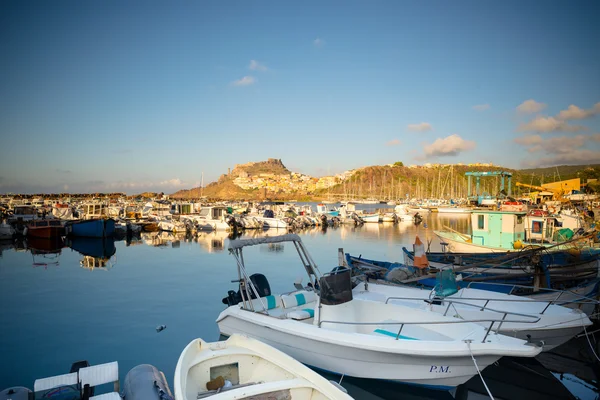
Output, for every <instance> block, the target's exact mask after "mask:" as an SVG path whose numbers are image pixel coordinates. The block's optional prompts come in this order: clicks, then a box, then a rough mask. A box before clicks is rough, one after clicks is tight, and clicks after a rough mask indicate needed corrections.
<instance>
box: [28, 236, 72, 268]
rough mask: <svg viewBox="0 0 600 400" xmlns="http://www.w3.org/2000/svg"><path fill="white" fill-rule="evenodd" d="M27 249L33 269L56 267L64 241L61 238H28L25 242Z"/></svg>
mask: <svg viewBox="0 0 600 400" xmlns="http://www.w3.org/2000/svg"><path fill="white" fill-rule="evenodd" d="M26 246H27V249H28V250H29V252H30V253H31V257H32V258H33V266H34V267H47V266H49V265H58V264H59V258H60V254H61V252H62V249H63V247H65V241H64V239H63V238H62V237H60V236H58V237H53V238H39V237H33V236H32V237H28V238H27V242H26Z"/></svg>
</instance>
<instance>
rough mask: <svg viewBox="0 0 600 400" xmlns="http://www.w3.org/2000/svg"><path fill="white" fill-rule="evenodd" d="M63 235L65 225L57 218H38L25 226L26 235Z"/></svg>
mask: <svg viewBox="0 0 600 400" xmlns="http://www.w3.org/2000/svg"><path fill="white" fill-rule="evenodd" d="M64 235H65V227H64V225H63V223H62V221H61V220H59V219H39V220H34V221H31V223H30V224H29V225H28V226H27V236H28V237H38V238H55V237H61V236H64Z"/></svg>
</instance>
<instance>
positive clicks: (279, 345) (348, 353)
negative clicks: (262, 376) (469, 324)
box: [218, 314, 500, 390]
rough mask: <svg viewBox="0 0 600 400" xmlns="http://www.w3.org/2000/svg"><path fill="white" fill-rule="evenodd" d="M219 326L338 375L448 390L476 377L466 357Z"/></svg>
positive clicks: (252, 326)
mask: <svg viewBox="0 0 600 400" xmlns="http://www.w3.org/2000/svg"><path fill="white" fill-rule="evenodd" d="M222 315H223V314H222ZM266 318H269V317H266ZM218 326H219V331H220V333H221V334H222V335H225V336H231V335H232V334H234V333H243V334H245V335H247V336H250V337H253V338H255V339H258V340H260V341H262V342H264V343H266V344H268V345H270V346H273V347H274V348H276V349H278V350H280V351H283V352H284V353H286V354H288V355H290V356H291V357H293V358H295V359H296V360H298V361H300V362H301V363H303V364H306V365H309V366H312V367H315V368H319V369H322V370H326V371H330V372H334V373H336V374H340V375H347V376H353V377H358V378H367V379H382V380H390V381H397V382H400V383H409V384H416V385H423V386H427V387H430V388H434V389H440V390H450V389H452V388H454V387H456V386H458V385H460V384H462V383H464V382H466V381H468V380H469V379H470V378H471V377H473V375H475V374H477V370H476V369H475V366H474V365H473V361H472V360H471V358H470V357H465V356H459V357H439V356H438V357H424V356H416V355H409V354H397V353H393V352H385V351H375V350H370V349H368V348H357V347H356V345H351V344H348V345H344V344H341V343H340V344H334V343H331V342H320V341H317V340H315V338H309V337H306V336H303V335H300V334H292V333H287V332H284V331H281V330H276V329H273V327H270V326H268V325H264V324H259V323H249V321H247V320H244V319H241V318H239V317H237V316H235V315H227V316H225V317H223V318H221V317H219V320H218ZM499 358H500V355H485V356H477V364H478V365H479V367H480V368H481V369H483V368H485V367H486V366H488V365H490V364H492V363H493V362H495V361H496V360H498V359H499Z"/></svg>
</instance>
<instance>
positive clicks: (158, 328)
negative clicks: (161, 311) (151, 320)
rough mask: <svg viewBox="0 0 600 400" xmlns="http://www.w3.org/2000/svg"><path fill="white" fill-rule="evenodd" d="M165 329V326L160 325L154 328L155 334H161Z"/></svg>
mask: <svg viewBox="0 0 600 400" xmlns="http://www.w3.org/2000/svg"><path fill="white" fill-rule="evenodd" d="M165 329H167V326H166V325H160V326H157V327H156V332H161V331H164V330H165Z"/></svg>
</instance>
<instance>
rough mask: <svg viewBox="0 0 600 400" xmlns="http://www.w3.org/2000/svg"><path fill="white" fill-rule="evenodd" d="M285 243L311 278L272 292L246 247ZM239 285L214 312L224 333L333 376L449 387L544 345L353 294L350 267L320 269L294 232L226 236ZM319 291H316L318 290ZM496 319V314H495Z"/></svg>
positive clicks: (539, 349) (533, 353)
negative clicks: (250, 267)
mask: <svg viewBox="0 0 600 400" xmlns="http://www.w3.org/2000/svg"><path fill="white" fill-rule="evenodd" d="M272 243H289V244H290V245H293V246H294V247H295V249H296V250H297V252H298V255H299V256H300V259H301V261H302V265H303V267H304V269H305V271H306V272H307V274H308V278H309V283H308V284H307V286H305V287H302V285H301V284H298V283H296V284H295V285H294V286H295V288H296V290H295V291H293V292H290V293H285V294H281V295H279V294H272V293H271V289H270V285H269V283H268V281H267V279H266V277H264V275H261V274H254V275H252V276H249V275H248V272H247V270H246V265H245V258H244V257H243V256H242V253H243V249H244V248H246V247H250V246H257V245H263V244H272ZM229 251H230V252H231V253H232V254H233V255H234V257H235V259H236V263H237V269H238V276H239V281H238V282H239V285H240V290H239V291H238V292H235V291H233V290H230V291H229V292H228V295H227V297H226V298H224V299H223V302H224V303H225V304H227V305H228V307H227V308H226V309H225V310H224V311H223V312H221V314H220V315H219V317H218V318H217V324H218V326H219V331H220V332H221V334H223V335H226V336H231V335H233V334H234V333H243V334H246V335H248V336H250V337H253V338H256V339H259V340H260V341H262V342H264V343H266V344H269V345H271V346H273V347H275V348H277V349H278V350H281V351H283V352H285V353H286V354H288V355H290V356H292V357H294V358H295V359H297V360H298V361H300V362H302V363H304V364H307V365H309V366H313V367H316V368H319V369H323V370H327V371H331V372H334V373H337V374H342V375H347V376H353V377H360V378H369V379H383V380H392V381H398V382H404V383H411V384H417V385H425V386H428V387H432V388H436V389H442V390H448V389H450V388H453V387H456V386H457V385H460V384H461V383H464V382H466V381H467V380H468V379H470V378H471V377H472V376H473V375H475V374H477V367H476V366H475V364H474V363H473V359H472V357H475V358H476V359H477V364H478V365H479V366H480V367H481V368H485V367H486V366H487V365H489V364H491V363H493V362H495V361H496V360H498V359H499V358H500V357H502V356H505V355H510V356H516V357H534V356H536V355H537V354H539V353H540V352H541V350H542V348H541V346H539V345H535V344H531V343H527V342H526V341H524V340H521V339H518V338H513V337H508V336H505V335H501V334H493V333H492V334H490V333H491V329H490V328H484V327H483V326H480V325H477V324H475V323H473V322H469V321H464V320H460V319H457V318H454V317H450V316H444V315H440V314H438V313H433V312H429V311H424V310H418V309H415V308H413V307H406V306H402V305H397V304H385V303H380V302H373V301H369V300H364V299H354V298H353V296H352V283H351V280H350V279H351V277H350V271H349V270H344V271H342V272H340V273H337V272H332V273H328V274H324V275H322V274H321V273H320V272H319V270H318V268H317V266H316V264H315V263H314V261H313V259H312V257H311V256H310V254H308V251H307V250H306V248H305V247H304V244H303V243H302V240H301V239H300V237H299V236H298V235H294V234H288V235H283V236H275V237H263V238H256V239H246V240H231V241H230V242H229ZM315 289H316V290H315ZM496 322H500V320H496Z"/></svg>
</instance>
